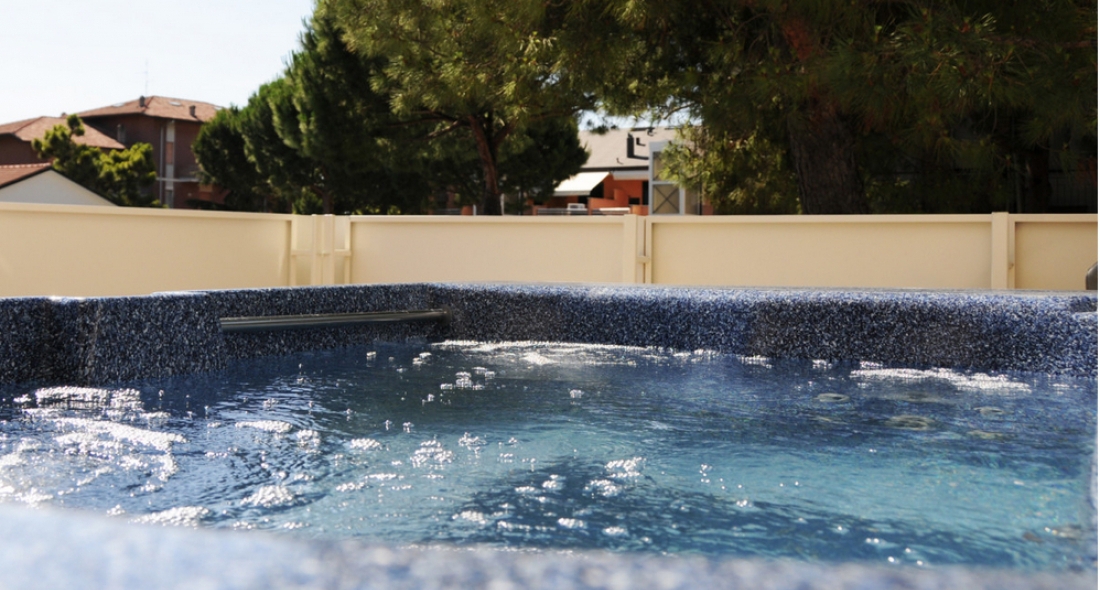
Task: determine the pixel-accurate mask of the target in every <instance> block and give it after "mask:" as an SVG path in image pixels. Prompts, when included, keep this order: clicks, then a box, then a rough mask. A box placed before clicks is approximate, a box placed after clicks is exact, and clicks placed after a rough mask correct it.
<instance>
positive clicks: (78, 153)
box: [31, 115, 161, 207]
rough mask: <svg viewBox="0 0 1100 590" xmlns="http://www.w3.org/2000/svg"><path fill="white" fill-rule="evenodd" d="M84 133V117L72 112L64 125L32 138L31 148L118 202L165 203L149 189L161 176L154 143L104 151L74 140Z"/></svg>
mask: <svg viewBox="0 0 1100 590" xmlns="http://www.w3.org/2000/svg"><path fill="white" fill-rule="evenodd" d="M82 135H84V124H83V122H81V120H80V117H78V116H76V115H69V117H68V118H67V119H66V120H65V124H64V125H56V126H54V127H53V128H51V129H49V130H48V131H46V134H45V135H44V136H43V137H42V138H38V139H34V140H33V141H31V147H32V148H33V149H34V151H35V153H36V154H38V157H39V158H42V159H44V160H52V162H53V168H54V170H57V171H58V172H60V173H61V174H64V175H65V176H66V177H67V178H69V179H70V180H72V181H73V182H76V183H77V184H80V185H82V186H84V187H85V188H87V189H89V190H92V191H95V192H97V193H99V194H101V195H103V196H104V197H106V198H107V199H108V200H109V201H111V202H112V203H115V204H116V205H124V206H134V207H160V206H161V204H160V202H159V201H157V200H156V199H155V198H154V197H153V196H152V194H151V192H150V191H148V190H146V189H148V188H149V187H150V186H152V184H153V183H154V182H156V179H157V172H156V166H155V165H154V163H153V147H152V146H151V145H149V144H147V143H135V144H134V145H132V146H130V147H128V148H126V149H124V150H110V151H103V150H100V149H99V148H96V147H94V146H90V145H86V144H81V143H76V141H74V140H73V137H80V136H82Z"/></svg>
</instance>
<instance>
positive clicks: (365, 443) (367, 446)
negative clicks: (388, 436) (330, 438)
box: [348, 438, 382, 451]
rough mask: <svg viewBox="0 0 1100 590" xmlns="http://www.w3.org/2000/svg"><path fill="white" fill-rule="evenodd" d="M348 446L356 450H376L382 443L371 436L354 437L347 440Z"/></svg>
mask: <svg viewBox="0 0 1100 590" xmlns="http://www.w3.org/2000/svg"><path fill="white" fill-rule="evenodd" d="M348 446H349V447H351V448H353V449H355V450H357V451H376V450H378V449H381V448H382V443H380V442H378V441H376V440H374V439H373V438H355V439H352V440H351V441H350V442H348Z"/></svg>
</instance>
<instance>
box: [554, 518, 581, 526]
mask: <svg viewBox="0 0 1100 590" xmlns="http://www.w3.org/2000/svg"><path fill="white" fill-rule="evenodd" d="M558 526H560V527H561V528H563V529H583V528H588V523H586V522H585V521H583V520H581V519H579V518H559V519H558Z"/></svg>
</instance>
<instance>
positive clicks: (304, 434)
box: [294, 430, 321, 449]
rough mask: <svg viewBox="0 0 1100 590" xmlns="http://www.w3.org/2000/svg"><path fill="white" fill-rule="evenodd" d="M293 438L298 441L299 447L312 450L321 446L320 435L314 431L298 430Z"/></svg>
mask: <svg viewBox="0 0 1100 590" xmlns="http://www.w3.org/2000/svg"><path fill="white" fill-rule="evenodd" d="M294 438H296V439H298V446H300V447H306V448H310V449H313V448H316V447H318V446H320V445H321V435H320V433H318V432H317V431H316V430H299V431H298V432H296V433H294Z"/></svg>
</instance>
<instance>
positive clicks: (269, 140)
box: [193, 13, 584, 214]
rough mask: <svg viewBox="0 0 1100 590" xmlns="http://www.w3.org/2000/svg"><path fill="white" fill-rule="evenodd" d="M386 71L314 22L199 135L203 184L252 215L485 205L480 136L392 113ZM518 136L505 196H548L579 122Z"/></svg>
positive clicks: (573, 149) (323, 19)
mask: <svg viewBox="0 0 1100 590" xmlns="http://www.w3.org/2000/svg"><path fill="white" fill-rule="evenodd" d="M388 63H389V62H388V60H387V59H384V58H381V57H377V56H374V57H372V56H369V55H364V54H362V53H358V52H354V51H352V50H351V49H350V48H349V47H348V45H347V43H346V42H345V41H344V38H343V34H342V29H341V28H340V27H339V26H338V25H337V24H336V23H335V21H334V20H333V19H332V18H330V17H328V16H326V15H325V14H324V13H318V15H316V16H315V18H314V19H313V20H312V21H311V22H310V24H309V26H308V28H307V30H306V32H305V33H304V34H303V36H302V48H301V50H300V51H298V52H296V53H295V54H294V55H293V57H292V59H291V61H290V63H289V64H288V67H287V70H286V72H285V74H284V76H283V77H282V78H279V79H277V80H275V81H273V82H270V83H268V84H265V85H264V86H263V87H261V88H260V89H259V90H258V91H257V92H256V93H255V94H254V95H253V96H252V97H251V98H250V100H249V102H248V104H247V105H246V106H245V107H244V108H241V109H236V108H234V109H227V110H224V111H222V112H221V113H219V114H218V116H217V117H215V119H214V120H213V121H211V122H209V123H207V124H206V125H205V126H204V127H203V129H202V131H201V132H200V134H199V138H198V140H197V141H196V142H195V145H194V146H193V147H194V151H195V154H196V156H197V158H198V159H199V162H200V165H201V168H202V171H203V174H204V178H205V179H206V180H207V181H208V182H215V183H217V184H219V185H222V186H224V187H226V188H229V189H230V195H229V197H228V198H227V206H228V207H230V208H247V209H252V210H260V209H258V207H263V210H269V209H270V210H292V211H295V212H298V213H314V212H339V213H390V214H392V213H419V212H423V211H425V210H426V209H427V208H428V207H429V206H430V201H431V197H432V196H433V195H441V194H445V193H448V192H450V193H454V194H457V195H458V196H459V200H460V202H468V203H471V204H473V203H477V204H481V203H483V202H484V201H483V196H484V187H485V186H486V181H485V174H486V172H485V171H486V168H485V166H484V165H483V161H482V158H481V157H480V154H479V153H478V151H477V150H476V149H474V146H475V143H476V142H475V140H474V130H473V129H472V128H470V127H464V126H461V125H458V126H454V127H453V128H451V126H450V125H447V126H445V127H444V129H445V130H446V131H447V132H445V133H439V132H438V131H440V121H438V120H436V119H434V118H432V117H424V116H421V115H417V114H409V113H403V112H395V109H393V108H391V107H392V105H393V104H394V96H395V95H394V94H393V93H392V92H391V91H390V90H389V89H386V88H384V87H380V86H377V82H378V80H379V77H380V76H381V71H382V69H383V68H384V67H386V65H387V64H388ZM516 129H517V130H518V131H515V132H514V133H513V135H512V136H511V137H509V138H508V140H507V141H502V142H501V144H500V145H499V146H498V153H497V154H496V159H495V168H494V171H495V173H496V174H497V178H498V180H497V183H498V186H499V187H500V188H501V190H508V191H516V192H520V191H525V192H537V191H545V190H547V188H546V187H547V186H549V187H551V189H552V186H553V185H554V184H556V183H557V182H559V181H560V180H563V179H564V178H567V177H569V176H571V175H572V174H574V173H575V172H576V170H577V169H579V167H580V165H581V164H583V162H584V156H583V154H584V152H583V149H581V148H580V146H579V140H578V138H577V133H576V123H575V122H574V121H573V119H572V117H569V116H565V117H560V116H559V117H550V116H544V117H542V118H533V119H531V120H530V121H527V122H526V123H525V125H524V126H523V127H518V126H517V127H516ZM496 202H497V203H499V200H498V201H496Z"/></svg>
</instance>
